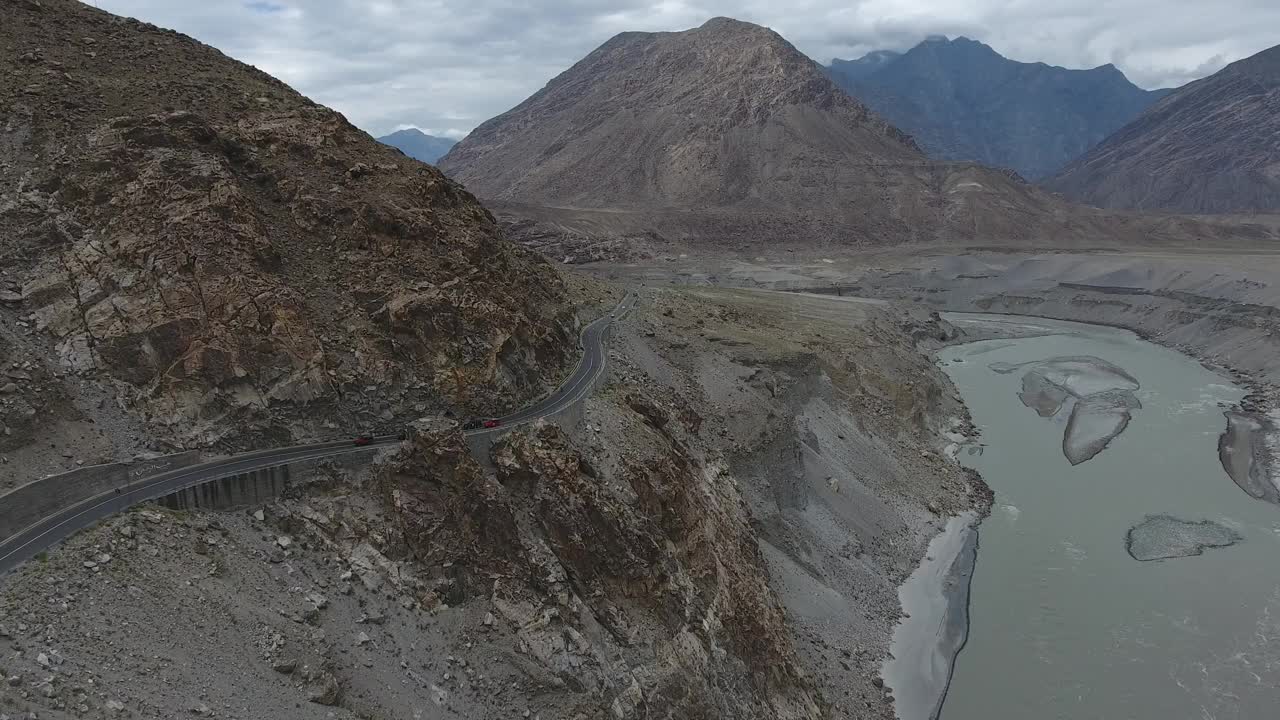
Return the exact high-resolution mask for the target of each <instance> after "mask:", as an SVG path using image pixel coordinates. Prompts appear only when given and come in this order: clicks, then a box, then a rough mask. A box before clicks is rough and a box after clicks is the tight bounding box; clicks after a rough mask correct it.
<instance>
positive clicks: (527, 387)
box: [0, 0, 576, 445]
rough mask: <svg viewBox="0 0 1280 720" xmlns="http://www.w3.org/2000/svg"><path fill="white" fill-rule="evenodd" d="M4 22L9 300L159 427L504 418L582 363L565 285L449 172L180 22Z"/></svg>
mask: <svg viewBox="0 0 1280 720" xmlns="http://www.w3.org/2000/svg"><path fill="white" fill-rule="evenodd" d="M3 13H4V17H5V21H4V23H3V24H2V25H0V57H3V58H5V64H6V67H7V71H6V72H5V74H4V76H3V79H0V105H2V106H3V107H4V108H5V112H4V117H3V123H4V126H5V132H4V134H3V136H2V137H3V139H0V238H2V240H0V265H3V267H4V268H5V271H6V275H5V276H4V277H3V278H0V279H2V280H3V282H4V283H5V288H3V290H4V294H3V296H0V300H3V302H4V315H3V318H4V319H5V321H6V322H13V323H25V327H24V328H20V329H19V331H21V332H24V333H30V332H32V331H38V332H39V333H40V334H42V335H44V336H47V337H48V339H49V341H50V342H51V343H53V346H54V349H55V352H54V358H55V359H54V360H53V362H54V363H55V368H56V369H55V370H54V371H55V372H66V371H72V372H74V373H75V374H76V376H75V377H76V379H74V380H71V382H92V383H101V384H109V385H111V386H113V387H114V388H116V389H118V391H119V395H120V397H121V401H120V402H122V403H124V404H126V405H128V406H129V407H130V408H132V409H133V410H135V411H136V413H137V414H138V415H140V416H143V417H146V418H148V419H149V420H151V421H152V428H153V430H154V431H155V432H156V433H158V434H162V435H163V434H167V435H170V436H175V437H179V438H182V437H190V436H198V437H197V438H196V440H197V441H199V442H207V441H209V440H212V439H217V438H219V437H224V438H225V439H226V440H227V442H228V443H230V444H233V445H234V444H253V445H261V444H263V442H264V441H263V436H264V435H266V436H267V437H270V438H272V439H277V440H284V439H287V438H288V437H290V436H293V435H295V434H309V433H314V432H316V428H317V426H318V425H319V424H327V425H329V426H336V425H337V424H344V425H352V424H357V425H359V426H361V427H369V426H371V425H374V424H376V423H378V422H389V421H390V420H392V419H393V418H395V417H404V416H406V415H408V414H421V413H422V412H423V411H427V410H439V409H440V408H442V407H457V408H461V409H463V410H464V411H465V410H466V409H468V408H470V409H474V410H477V411H484V412H489V413H495V412H500V411H502V410H504V409H507V408H511V407H515V406H517V405H519V404H521V403H522V402H523V401H525V400H527V399H529V398H531V397H534V396H536V395H537V394H539V393H540V392H542V391H543V390H545V389H546V388H547V387H548V386H549V385H551V384H553V383H554V381H555V380H556V379H557V377H558V376H559V375H560V374H561V373H562V372H563V371H564V368H565V367H566V365H567V364H568V360H569V356H570V354H571V352H572V350H573V348H574V347H575V342H574V337H575V332H576V331H575V324H576V321H575V318H574V316H573V312H572V308H571V307H570V305H569V302H568V300H567V297H566V292H565V289H564V286H563V283H562V281H561V279H560V278H559V277H558V275H557V273H556V272H555V271H554V269H553V268H551V267H550V266H549V265H547V264H546V263H545V261H543V260H541V259H540V258H539V257H537V256H536V255H534V254H532V253H530V252H528V251H525V250H522V249H520V248H518V247H516V246H514V245H512V244H509V243H507V242H505V241H504V240H503V239H502V237H501V235H500V232H499V229H498V228H497V226H496V225H495V223H494V220H493V218H492V217H491V216H490V215H489V213H488V212H487V211H486V210H485V209H484V208H483V207H481V206H480V204H479V203H478V202H476V200H475V199H474V198H473V197H472V196H471V195H469V194H468V193H467V192H465V191H464V190H463V189H462V188H461V187H460V186H458V185H457V184H455V183H453V182H451V181H450V180H448V179H447V178H445V177H444V176H443V175H441V174H440V173H439V172H438V171H436V170H435V169H434V168H431V167H428V166H426V165H423V164H421V163H418V162H414V161H410V160H407V159H406V158H404V157H403V156H402V155H400V154H399V153H398V152H396V151H395V150H393V149H391V148H388V147H385V146H383V145H380V144H379V143H377V142H375V141H374V140H373V139H372V138H370V137H369V136H368V135H366V134H364V133H363V132H361V131H359V130H358V129H356V128H355V127H353V126H352V125H350V124H349V123H348V122H347V121H346V120H345V119H344V118H343V117H342V116H341V115H339V114H338V113H336V112H334V111H332V110H329V109H328V108H325V107H322V106H319V105H316V104H315V103H312V102H311V101H309V100H307V99H306V98H304V97H302V96H301V95H299V94H298V93H296V92H294V91H293V90H291V89H290V88H288V87H286V86H285V85H283V84H281V83H280V82H278V81H276V80H275V79H273V78H271V77H269V76H267V75H266V74H264V73H262V72H259V71H257V70H255V69H253V68H250V67H248V66H245V65H243V64H241V63H238V62H235V61H233V60H231V59H229V58H227V57H225V56H223V55H222V54H220V53H219V52H218V51H216V50H214V49H212V48H209V47H206V46H204V45H201V44H200V43H198V42H196V41H194V40H192V39H190V38H187V37H185V36H182V35H179V34H177V33H174V32H171V31H167V30H162V29H160V28H156V27H152V26H149V25H145V24H143V23H139V22H137V21H135V20H131V19H126V18H120V17H115V16H112V15H110V14H107V13H104V12H100V11H97V10H95V9H93V8H92V7H89V6H87V5H84V4H81V3H78V2H72V1H71V0H47V1H46V2H29V1H18V0H4V2H3ZM165 428H171V429H169V430H166V429H165ZM329 432H330V433H332V431H329ZM237 434H240V435H241V437H240V438H237V437H236V436H237Z"/></svg>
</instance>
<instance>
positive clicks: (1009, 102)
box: [828, 37, 1168, 179]
mask: <svg viewBox="0 0 1280 720" xmlns="http://www.w3.org/2000/svg"><path fill="white" fill-rule="evenodd" d="M828 72H829V74H830V75H831V77H832V78H833V79H834V80H835V81H836V82H837V83H838V84H839V85H840V86H841V87H842V88H844V89H845V90H847V91H848V92H849V93H850V94H851V95H853V96H854V97H856V98H858V99H859V100H861V101H862V102H864V103H866V104H867V106H868V107H870V108H871V109H872V110H874V111H875V112H877V113H879V114H880V115H883V116H884V117H885V118H886V119H887V120H889V122H891V123H893V124H894V125H896V126H898V127H900V128H902V129H903V130H904V131H906V132H908V133H910V134H911V135H912V137H913V138H914V139H915V140H916V142H918V143H919V144H920V146H921V147H922V148H923V149H924V150H925V152H927V153H928V154H929V155H930V156H932V157H936V158H939V159H945V160H972V161H976V162H980V163H983V164H984V165H992V166H997V167H1007V168H1011V169H1013V170H1015V171H1017V172H1018V173H1019V174H1021V175H1022V176H1023V177H1027V178H1031V179H1037V178H1041V177H1044V176H1046V175H1049V174H1051V173H1053V172H1054V171H1056V170H1058V169H1060V168H1061V167H1062V166H1063V165H1065V164H1066V163H1068V162H1070V161H1071V160H1073V159H1075V158H1077V157H1079V156H1080V154H1081V153H1083V152H1085V151H1086V150H1088V149H1089V148H1091V147H1093V146H1094V145H1095V144H1097V143H1098V142H1100V141H1101V140H1102V139H1103V138H1105V137H1106V136H1107V135H1109V134H1110V133H1112V132H1114V131H1115V130H1117V129H1119V128H1120V127H1121V126H1123V125H1124V124H1125V123H1127V122H1129V121H1130V120H1132V119H1133V118H1135V117H1137V116H1138V114H1139V113H1141V112H1142V111H1143V110H1145V109H1146V108H1147V107H1149V106H1150V105H1151V104H1152V103H1154V102H1156V101H1157V100H1159V99H1160V98H1161V97H1163V96H1164V95H1165V94H1167V92H1168V91H1167V90H1155V91H1147V90H1143V89H1142V88H1140V87H1138V86H1136V85H1134V84H1133V83H1131V82H1129V80H1128V79H1127V78H1125V76H1124V75H1123V74H1122V73H1121V72H1120V71H1119V70H1117V69H1116V68H1115V66H1113V65H1103V66H1101V67H1097V68H1093V69H1092V70H1068V69H1065V68H1060V67H1052V66H1049V65H1045V64H1044V63H1023V62H1017V61H1014V60H1010V59H1008V58H1006V57H1003V56H1001V55H1000V54H999V53H997V52H996V51H995V50H992V49H991V48H990V47H988V46H986V45H984V44H982V43H980V42H976V41H973V40H969V39H967V38H963V37H962V38H956V39H955V40H948V39H947V38H945V37H932V38H929V39H928V40H925V41H924V42H922V43H920V44H919V45H917V46H916V47H914V48H912V49H911V50H910V51H908V52H906V53H905V54H898V53H894V52H892V51H884V50H882V51H877V52H873V53H870V54H868V55H865V56H863V57H862V58H859V59H857V60H839V59H837V60H833V61H832V63H831V66H830V67H829V68H828Z"/></svg>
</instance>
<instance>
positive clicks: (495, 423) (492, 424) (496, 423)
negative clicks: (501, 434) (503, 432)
mask: <svg viewBox="0 0 1280 720" xmlns="http://www.w3.org/2000/svg"><path fill="white" fill-rule="evenodd" d="M501 424H502V421H501V420H498V419H496V418H495V419H490V420H485V421H484V426H485V427H487V428H496V427H498V426H499V425H501Z"/></svg>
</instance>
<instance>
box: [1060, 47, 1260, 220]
mask: <svg viewBox="0 0 1280 720" xmlns="http://www.w3.org/2000/svg"><path fill="white" fill-rule="evenodd" d="M1045 185H1046V186H1047V187H1049V188H1050V189H1053V190H1057V191H1059V192H1061V193H1063V194H1064V195H1066V196H1067V197H1070V198H1074V199H1076V200H1080V201H1082V202H1087V203H1090V204H1093V205H1098V206H1101V207H1108V208H1135V209H1142V210H1169V211H1172V212H1182V213H1231V212H1242V213H1243V212H1272V213H1274V212H1280V46H1276V47H1273V48H1270V49H1268V50H1264V51H1262V52H1260V53H1258V54H1257V55H1254V56H1252V57H1249V58H1246V59H1244V60H1240V61H1238V62H1234V63H1232V64H1230V65H1228V66H1227V67H1225V68H1223V69H1222V70H1220V71H1218V72H1216V73H1214V74H1213V75H1210V76H1209V77H1207V78H1203V79H1201V80H1197V81H1195V82H1193V83H1190V84H1188V85H1186V86H1184V87H1182V88H1179V89H1178V90H1177V91H1175V92H1174V93H1173V94H1171V95H1169V96H1168V97H1166V98H1164V99H1163V100H1161V101H1160V102H1159V103H1158V104H1156V105H1154V106H1153V107H1151V108H1150V109H1148V110H1147V111H1146V112H1145V113H1143V114H1142V115H1141V116H1139V117H1138V118H1137V119H1135V120H1134V121H1133V122H1131V123H1129V124H1128V125H1126V126H1124V127H1123V128H1121V129H1120V130H1118V131H1116V133H1115V134H1113V135H1111V136H1110V137H1108V138H1107V139H1106V140H1105V141H1104V142H1102V143H1101V144H1099V145H1098V146H1097V147H1096V148H1094V149H1093V150H1091V151H1089V152H1088V153H1087V154H1085V155H1084V156H1083V157H1081V158H1079V159H1077V160H1076V161H1075V162H1073V163H1071V164H1070V165H1068V166H1067V167H1066V168H1064V169H1063V170H1062V171H1061V172H1060V173H1058V174H1057V175H1055V176H1054V177H1052V178H1050V179H1049V180H1047V181H1046V182H1045Z"/></svg>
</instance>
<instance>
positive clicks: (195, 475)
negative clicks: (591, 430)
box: [0, 293, 635, 576]
mask: <svg viewBox="0 0 1280 720" xmlns="http://www.w3.org/2000/svg"><path fill="white" fill-rule="evenodd" d="M634 300H635V298H634V296H632V295H631V294H629V293H628V294H627V295H626V296H624V297H623V298H622V301H621V302H619V303H618V305H617V306H616V307H615V308H614V309H613V311H612V312H610V313H609V314H608V315H605V316H604V317H601V318H599V319H598V320H596V321H595V322H592V323H591V324H589V325H587V326H586V327H585V328H583V329H582V335H581V338H580V340H579V344H580V346H581V349H582V359H581V360H579V361H578V366H577V367H576V368H574V371H573V373H572V374H571V375H569V377H568V378H567V379H566V380H565V381H564V383H562V384H561V385H560V387H559V388H557V389H556V391H555V392H553V393H551V394H550V395H547V396H546V397H544V398H543V399H541V400H539V401H537V402H535V403H534V404H532V405H530V406H529V407H527V408H524V409H523V410H519V411H517V412H514V413H511V414H510V415H507V416H505V417H502V418H500V420H501V424H500V425H499V426H498V427H495V428H481V429H476V430H468V431H467V432H466V434H467V435H468V436H475V435H492V434H496V433H502V432H505V431H507V430H510V429H511V428H513V427H518V426H520V425H524V424H527V423H531V422H533V421H535V420H537V419H539V418H543V417H546V416H548V415H553V414H555V413H557V412H560V411H561V410H563V409H565V408H566V407H568V406H570V405H572V404H573V403H575V402H577V401H579V400H581V399H582V397H583V396H585V395H586V394H587V393H589V392H590V391H591V388H592V387H594V386H595V382H596V380H597V379H598V378H599V377H600V374H601V373H602V372H604V367H605V349H604V336H605V333H606V332H607V331H608V329H609V325H610V323H611V322H613V320H614V319H616V318H617V317H622V316H623V315H624V314H625V313H626V312H627V311H628V310H630V309H631V308H632V307H634V305H635V303H634ZM399 442H400V438H399V437H398V436H395V435H384V436H378V437H375V438H374V439H373V442H372V443H370V444H369V445H364V446H356V445H353V444H352V441H351V440H349V439H347V440H338V441H333V442H323V443H314V444H310V445H295V446H293V447H285V448H273V449H270V450H256V451H253V452H248V453H242V454H239V455H233V456H231V457H226V458H222V459H220V460H213V461H210V462H207V463H201V464H200V465H191V466H188V467H184V468H179V469H177V470H170V471H168V472H163V473H158V474H156V475H152V476H150V477H145V478H140V479H138V480H134V481H131V482H129V483H128V484H127V485H125V486H123V487H119V488H116V489H114V490H112V491H110V492H105V493H101V494H99V495H96V496H94V497H91V498H88V499H86V500H82V501H80V502H78V503H75V504H74V505H70V506H68V507H65V508H62V509H60V510H59V511H57V512H55V513H53V514H52V515H49V516H47V517H44V518H42V519H40V520H39V521H37V522H35V523H33V524H31V525H29V526H27V527H25V528H23V529H22V530H21V531H19V532H17V533H15V534H13V535H12V536H10V537H7V538H4V539H3V540H0V576H2V575H4V574H6V573H8V572H9V571H10V570H13V569H14V568H16V567H17V566H19V565H21V564H22V563H23V562H26V561H27V560H29V559H31V558H33V557H35V556H36V555H37V554H39V553H41V552H43V551H45V550H47V549H49V548H51V547H53V546H54V545H56V544H58V543H60V542H62V541H63V540H64V539H66V538H68V537H70V536H71V535H72V534H73V533H75V532H78V531H79V530H82V529H84V528H86V527H89V526H90V525H92V524H94V523H96V522H98V521H99V520H101V519H103V518H105V517H109V516H111V515H114V514H116V513H118V512H121V511H122V510H125V509H128V508H130V507H133V506H134V505H138V504H140V503H144V502H147V501H148V500H156V499H158V498H162V497H164V496H166V495H170V494H172V493H175V492H178V491H180V490H185V489H187V488H190V487H195V486H197V485H202V484H204V483H207V482H211V481H214V480H220V479H222V478H225V477H231V476H233V475H239V474H241V473H247V472H252V471H254V470H262V469H264V468H270V467H278V466H280V465H287V464H289V463H294V462H300V461H303V460H317V459H320V458H327V457H334V456H336V455H346V454H350V453H359V452H371V451H374V450H378V449H380V448H385V447H387V446H390V445H395V444H397V443H399Z"/></svg>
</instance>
